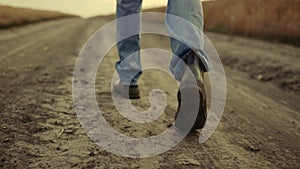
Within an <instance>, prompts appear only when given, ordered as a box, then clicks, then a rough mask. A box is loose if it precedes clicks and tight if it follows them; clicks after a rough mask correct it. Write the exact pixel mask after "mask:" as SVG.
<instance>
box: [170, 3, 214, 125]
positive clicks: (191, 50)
mask: <svg viewBox="0 0 300 169" xmlns="http://www.w3.org/2000/svg"><path fill="white" fill-rule="evenodd" d="M167 13H168V14H169V15H167V17H166V27H167V30H168V33H169V35H170V36H171V38H170V42H171V48H172V51H173V53H174V57H173V58H172V61H171V64H170V69H171V71H172V73H173V75H174V77H175V79H176V80H178V81H180V82H181V84H180V89H179V90H178V93H177V99H178V110H177V112H176V116H175V120H176V121H175V126H176V127H177V128H179V129H189V127H188V126H189V124H191V122H193V121H194V124H193V127H192V129H201V128H203V127H204V125H205V122H206V118H207V108H206V93H205V88H204V83H203V72H206V71H208V70H209V69H210V68H211V64H210V60H209V58H208V57H207V55H206V54H205V52H204V51H203V46H204V42H203V33H202V31H203V12H202V4H201V2H200V1H199V0H169V3H168V8H167ZM186 66H188V68H189V69H190V70H191V71H192V73H193V75H194V78H195V80H196V82H197V84H196V86H194V84H193V83H192V81H191V79H190V77H189V75H188V71H186V70H187V69H186ZM194 89H196V90H198V91H199V96H200V100H199V101H200V102H199V109H198V114H197V116H196V120H195V119H194V117H195V116H194V115H193V114H192V113H191V112H193V110H190V109H191V108H192V107H193V102H192V101H191V102H189V101H188V102H185V105H182V104H181V103H182V102H181V100H182V99H181V97H182V95H183V96H184V97H188V96H192V95H193V93H194V91H195V90H194ZM189 104H191V105H189ZM182 111H184V112H182Z"/></svg>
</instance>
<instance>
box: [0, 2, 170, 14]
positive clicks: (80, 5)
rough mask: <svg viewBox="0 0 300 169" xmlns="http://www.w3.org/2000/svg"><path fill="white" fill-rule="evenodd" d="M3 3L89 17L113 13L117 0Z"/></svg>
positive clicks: (147, 5) (145, 4)
mask: <svg viewBox="0 0 300 169" xmlns="http://www.w3.org/2000/svg"><path fill="white" fill-rule="evenodd" d="M167 1H168V0H144V1H143V8H144V9H145V8H151V7H159V6H166V5H167ZM0 4H1V5H10V6H16V7H25V8H33V9H43V10H52V11H60V12H64V13H69V14H75V15H79V16H81V17H84V18H87V17H92V16H97V15H105V14H112V13H114V12H115V9H116V0H0Z"/></svg>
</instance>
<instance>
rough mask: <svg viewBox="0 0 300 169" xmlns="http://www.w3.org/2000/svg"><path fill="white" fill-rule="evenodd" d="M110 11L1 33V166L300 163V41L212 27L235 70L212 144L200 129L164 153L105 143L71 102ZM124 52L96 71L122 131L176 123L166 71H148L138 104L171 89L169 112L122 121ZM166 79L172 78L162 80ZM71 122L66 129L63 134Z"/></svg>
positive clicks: (104, 105)
mask: <svg viewBox="0 0 300 169" xmlns="http://www.w3.org/2000/svg"><path fill="white" fill-rule="evenodd" d="M105 23H107V20H105V19H104V18H94V19H89V20H82V19H63V20H56V21H50V22H46V23H39V24H35V25H29V26H25V27H20V28H15V29H9V30H1V31H0V43H1V45H0V99H1V102H0V116H1V118H0V168H272V169H274V168H299V167H300V166H299V163H300V155H299V154H300V146H299V142H300V132H299V125H300V112H299V110H300V105H299V100H300V99H299V93H300V86H299V84H300V82H299V81H300V80H299V71H300V67H299V63H300V62H299V61H300V49H299V48H296V47H292V46H287V45H282V44H271V43H268V42H262V41H258V40H251V39H245V38H238V37H232V36H227V35H221V34H214V33H208V34H207V35H208V37H209V38H210V39H211V40H212V42H213V43H214V45H215V47H216V49H217V50H218V52H219V54H220V56H221V59H222V61H223V63H224V64H225V71H226V75H227V83H228V86H227V90H228V94H227V103H226V107H225V111H224V114H223V117H222V120H221V123H220V124H219V126H218V128H217V130H216V131H215V133H214V134H213V135H212V137H210V138H209V140H207V141H206V142H205V143H204V144H199V143H198V136H199V132H200V131H198V132H196V133H192V134H190V135H189V136H188V137H187V138H185V139H184V140H183V141H182V142H181V143H180V144H178V145H177V146H176V147H175V148H173V149H171V150H170V151H168V152H166V153H163V154H161V155H159V156H156V157H152V158H145V159H131V158H124V157H119V156H116V155H114V154H111V153H109V152H107V151H105V150H103V149H101V148H100V147H98V146H97V145H96V144H95V143H94V142H93V141H91V140H90V139H89V138H88V136H87V135H86V134H85V133H84V131H83V129H82V128H81V127H80V124H79V122H78V120H77V117H76V113H75V112H74V109H73V106H72V75H73V69H74V65H75V61H76V58H77V56H78V53H79V51H80V50H81V48H82V45H83V44H84V43H85V42H86V40H87V39H88V37H89V36H90V35H91V34H92V33H93V32H95V31H96V30H97V29H98V28H100V27H101V26H102V25H104V24H105ZM142 43H143V44H142V46H143V48H150V47H158V48H165V49H168V39H167V38H166V37H160V36H155V35H145V36H143V42H142ZM116 59H117V51H116V49H115V48H113V49H112V50H111V51H110V52H109V53H108V55H107V57H106V58H105V60H104V62H103V68H104V69H102V71H101V72H99V74H98V75H97V81H96V92H97V99H98V100H99V101H100V100H101V103H100V104H99V106H100V108H101V109H103V110H104V111H105V112H106V114H105V115H104V116H105V117H106V119H107V120H108V121H109V122H110V124H111V125H112V126H114V128H115V129H116V130H118V131H120V132H122V133H125V134H127V135H130V136H135V137H147V136H152V135H156V134H158V133H161V132H162V131H164V130H165V129H166V128H167V126H168V125H169V124H171V123H172V121H173V117H174V113H175V110H176V108H177V101H176V97H175V95H176V91H177V88H176V83H175V81H174V80H173V79H172V78H171V77H169V76H167V75H166V74H162V73H161V72H159V71H146V72H145V73H144V74H143V76H142V79H141V82H140V86H141V89H142V99H141V100H140V101H134V102H133V104H134V105H135V106H136V107H137V109H140V110H145V109H147V108H148V107H149V103H148V93H149V92H150V91H151V90H152V89H156V88H160V89H162V90H164V91H165V92H166V94H167V98H168V104H167V107H166V109H165V113H164V114H163V115H162V116H161V117H160V118H159V119H158V120H156V121H155V122H153V123H151V124H146V125H140V124H139V125H138V124H135V123H133V122H128V121H126V120H125V119H123V118H122V117H121V116H120V115H119V114H118V113H117V111H116V110H115V108H114V106H113V103H112V101H111V96H110V80H111V76H112V73H113V64H114V62H115V60H116ZM161 81H164V82H165V83H160V82H161ZM62 130H63V132H62Z"/></svg>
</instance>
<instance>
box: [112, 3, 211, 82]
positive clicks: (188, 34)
mask: <svg viewBox="0 0 300 169" xmlns="http://www.w3.org/2000/svg"><path fill="white" fill-rule="evenodd" d="M141 4H142V0H117V14H116V16H117V18H120V17H124V16H127V15H130V14H139V13H140V12H141ZM167 14H170V15H167V16H166V28H167V31H168V33H169V35H170V36H171V38H170V45H171V48H172V51H173V53H174V56H173V58H172V60H171V63H170V70H171V72H172V73H173V75H174V78H175V79H176V80H178V81H180V79H181V77H182V75H183V71H184V66H185V65H184V62H182V61H180V59H182V60H184V59H185V58H184V57H186V55H185V53H187V52H189V51H190V50H191V48H192V49H194V51H196V54H197V55H198V56H199V58H200V60H201V62H202V64H203V65H204V66H205V69H206V71H208V70H209V69H210V68H211V63H210V60H209V58H208V57H207V55H206V54H205V52H204V51H203V46H204V42H203V32H202V31H203V11H202V4H201V2H200V1H199V0H169V2H168V7H167ZM136 16H137V17H133V18H131V20H130V21H128V22H126V29H130V30H137V31H139V29H140V19H141V18H140V15H136ZM170 16H176V17H170ZM177 17H179V18H182V19H184V20H185V21H186V22H188V23H191V25H193V26H192V27H186V25H184V24H180V22H178V20H177V19H176V18H177ZM123 24H124V23H123ZM122 29H124V26H121V25H119V26H118V21H117V34H122V31H123V30H122ZM174 37H176V38H174ZM184 39H189V41H190V42H191V43H189V45H187V43H186V42H185V40H184ZM117 47H118V52H119V57H120V60H119V61H118V62H117V63H116V69H117V71H118V74H119V76H120V79H121V82H122V83H123V84H131V85H137V84H138V79H139V77H140V75H141V72H142V71H141V70H142V68H141V63H140V53H139V50H140V36H139V35H135V36H131V37H129V38H126V39H124V40H121V41H119V42H118V43H117ZM130 55H131V56H130ZM132 55H133V56H132ZM128 56H130V57H131V61H129V62H127V64H121V63H122V61H123V60H124V59H125V58H126V57H128ZM177 56H178V57H177ZM133 73H134V75H132V74H133ZM132 77H134V78H133V79H132Z"/></svg>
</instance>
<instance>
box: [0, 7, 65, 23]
mask: <svg viewBox="0 0 300 169" xmlns="http://www.w3.org/2000/svg"><path fill="white" fill-rule="evenodd" d="M70 16H71V15H67V14H63V13H60V12H52V11H41V10H32V9H25V8H15V7H10V6H4V5H0V28H8V27H12V26H18V25H24V24H28V23H35V22H40V21H45V20H51V19H57V18H63V17H70Z"/></svg>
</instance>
